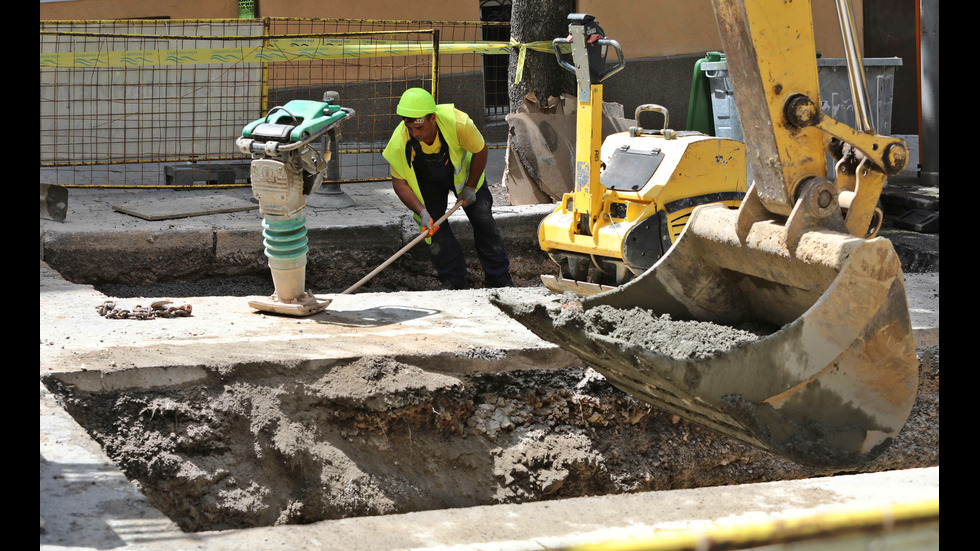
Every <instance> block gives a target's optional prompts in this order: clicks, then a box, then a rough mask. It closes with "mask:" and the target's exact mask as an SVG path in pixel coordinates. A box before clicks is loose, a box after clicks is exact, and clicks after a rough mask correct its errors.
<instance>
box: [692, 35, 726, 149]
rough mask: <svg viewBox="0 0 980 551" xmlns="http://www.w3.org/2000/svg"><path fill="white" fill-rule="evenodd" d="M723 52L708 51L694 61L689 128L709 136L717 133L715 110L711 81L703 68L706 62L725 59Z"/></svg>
mask: <svg viewBox="0 0 980 551" xmlns="http://www.w3.org/2000/svg"><path fill="white" fill-rule="evenodd" d="M724 59H725V57H724V56H723V55H722V54H721V52H708V53H706V54H705V56H704V57H703V58H701V59H699V60H697V61H696V62H695V63H694V77H693V79H692V80H691V98H690V101H689V102H688V107H687V129H688V130H696V131H698V132H702V133H704V134H707V135H709V136H714V135H715V123H714V112H713V109H712V103H711V92H712V90H711V83H710V82H709V80H708V75H707V73H706V72H705V71H704V69H703V68H702V64H704V63H716V62H719V61H723V60H724Z"/></svg>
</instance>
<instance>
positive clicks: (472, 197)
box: [459, 185, 476, 207]
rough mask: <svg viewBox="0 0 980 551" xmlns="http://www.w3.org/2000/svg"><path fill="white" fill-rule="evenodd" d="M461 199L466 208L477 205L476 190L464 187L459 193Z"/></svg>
mask: <svg viewBox="0 0 980 551" xmlns="http://www.w3.org/2000/svg"><path fill="white" fill-rule="evenodd" d="M459 198H460V200H462V201H463V205H464V206H467V207H468V206H471V205H473V203H476V190H475V189H473V188H471V187H470V186H467V185H464V186H463V189H461V190H460V192H459Z"/></svg>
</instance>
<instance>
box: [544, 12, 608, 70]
mask: <svg viewBox="0 0 980 551" xmlns="http://www.w3.org/2000/svg"><path fill="white" fill-rule="evenodd" d="M568 21H569V24H568V37H567V38H556V39H554V40H552V41H551V45H552V47H553V48H554V50H555V57H557V58H558V65H560V66H561V67H563V68H564V69H566V70H568V71H571V72H572V73H573V74H575V75H576V79H577V80H578V81H579V82H580V83H581V82H582V81H583V80H586V81H589V82H591V83H599V82H602V81H603V80H605V79H607V78H609V77H610V76H612V75H614V74H616V73H618V72H619V71H621V70H622V69H623V67H625V66H626V61H625V59H624V57H623V49H622V48H621V47H620V46H619V42H616V41H615V40H610V39H608V38H605V36H604V35H605V31H603V30H602V27H600V26H599V24H598V23H596V21H595V17H593V16H591V15H589V14H586V13H573V14H569V16H568ZM595 37H598V38H595ZM563 47H570V48H571V50H572V59H573V60H574V61H575V65H572V64H571V63H568V62H567V61H565V60H564V59H563V58H562V50H563V49H565V48H563ZM608 47H612V49H613V50H615V51H616V57H617V61H616V64H615V65H613V66H612V67H610V68H609V70H607V71H603V70H602V69H603V66H604V64H605V54H606V53H608V50H605V51H603V48H608ZM583 48H584V51H582V49H583ZM600 52H601V54H602V55H600ZM576 66H577V67H576Z"/></svg>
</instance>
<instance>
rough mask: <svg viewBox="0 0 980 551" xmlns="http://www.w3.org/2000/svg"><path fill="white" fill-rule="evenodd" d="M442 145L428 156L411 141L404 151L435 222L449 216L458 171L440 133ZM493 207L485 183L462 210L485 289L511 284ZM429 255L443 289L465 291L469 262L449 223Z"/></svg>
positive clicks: (434, 238) (435, 240)
mask: <svg viewBox="0 0 980 551" xmlns="http://www.w3.org/2000/svg"><path fill="white" fill-rule="evenodd" d="M437 128H438V127H437ZM439 142H440V143H441V144H442V148H441V150H440V151H439V153H433V154H425V153H422V147H421V145H420V144H419V142H418V140H416V139H414V138H411V139H410V140H409V141H408V145H407V147H406V151H405V153H406V155H407V156H408V162H409V166H411V167H412V168H413V169H414V170H415V176H416V178H417V180H418V183H419V191H420V192H421V193H422V201H423V203H425V209H426V210H427V211H428V212H429V216H431V217H432V220H433V221H435V220H438V219H439V218H440V217H441V216H442V215H443V214H445V213H446V209H447V208H448V199H447V198H448V196H449V194H448V192H450V191H451V192H452V193H453V195H456V187H455V185H454V184H453V180H454V178H453V174H454V172H455V169H454V167H453V163H452V161H451V160H450V158H449V147H448V146H447V145H446V139H445V138H443V136H442V131H441V130H440V131H439ZM413 149H414V151H415V160H416V162H414V163H413V162H412V156H411V150H413ZM492 207H493V195H491V194H490V186H489V185H487V184H486V183H484V185H483V186H481V187H480V189H479V190H478V191H477V192H476V202H475V203H474V204H472V205H466V206H464V207H463V211H464V212H466V217H467V218H469V220H470V225H471V226H473V241H474V244H475V246H476V254H477V257H478V258H479V259H480V265H481V266H483V273H484V277H485V284H486V286H487V287H506V286H510V285H511V278H510V260H509V259H508V258H507V251H505V250H504V244H503V241H502V240H501V238H500V231H499V230H498V229H497V223H496V222H495V221H494V219H493V213H492V211H491V209H492ZM429 256H430V258H431V259H432V265H433V266H434V267H435V269H436V272H437V273H438V274H439V281H440V282H441V283H442V288H443V289H463V288H464V287H465V286H466V283H465V276H466V259H465V258H464V256H463V250H462V249H461V248H460V246H459V242H458V241H456V236H455V235H453V231H452V228H450V227H449V222H448V220H447V221H446V222H444V223H443V224H442V225H441V226H440V227H439V231H437V232H436V233H435V235H433V236H432V244H431V245H430V246H429Z"/></svg>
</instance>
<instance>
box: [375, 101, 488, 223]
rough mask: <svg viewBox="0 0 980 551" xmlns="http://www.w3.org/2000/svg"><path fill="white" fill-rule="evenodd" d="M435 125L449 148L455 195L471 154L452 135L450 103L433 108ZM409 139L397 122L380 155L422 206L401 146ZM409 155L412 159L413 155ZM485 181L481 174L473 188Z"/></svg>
mask: <svg viewBox="0 0 980 551" xmlns="http://www.w3.org/2000/svg"><path fill="white" fill-rule="evenodd" d="M436 124H437V125H438V126H439V130H440V131H441V132H442V137H443V139H444V140H445V142H446V146H447V149H449V160H450V161H451V162H452V163H453V169H454V170H455V174H454V177H453V185H454V186H455V187H456V193H457V194H459V192H460V190H461V189H463V186H464V185H466V180H467V178H468V177H469V172H470V163H471V162H472V160H473V153H471V152H469V151H466V150H465V149H463V146H461V145H460V144H459V138H458V137H457V136H456V107H455V106H454V105H453V104H451V103H447V104H443V105H437V106H436ZM409 139H411V134H409V132H408V128H407V127H406V126H405V121H402V122H400V123H398V127H397V128H395V131H394V132H393V133H392V135H391V139H390V140H388V145H387V146H385V149H384V152H383V153H382V154H381V155H382V156H383V157H384V158H385V160H387V161H388V164H390V165H391V168H392V170H394V171H395V172H396V173H398V174H399V175H401V176H402V177H403V178H405V180H406V181H407V182H408V187H410V188H411V189H412V192H414V193H415V196H416V197H418V199H419V202H421V203H422V205H423V206H424V205H425V201H424V200H423V199H422V192H421V191H420V190H419V182H418V178H416V176H415V170H414V169H413V168H410V167H409V166H408V159H407V158H406V157H405V146H406V145H408V140H409ZM412 155H413V157H414V155H415V154H414V152H413V153H412ZM413 161H414V159H413ZM485 179H486V174H485V173H484V174H481V175H480V181H479V182H478V183H477V184H476V189H480V187H481V186H483V181H484V180H485ZM415 220H416V221H417V222H419V223H420V224H421V220H420V219H419V217H418V215H415Z"/></svg>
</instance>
